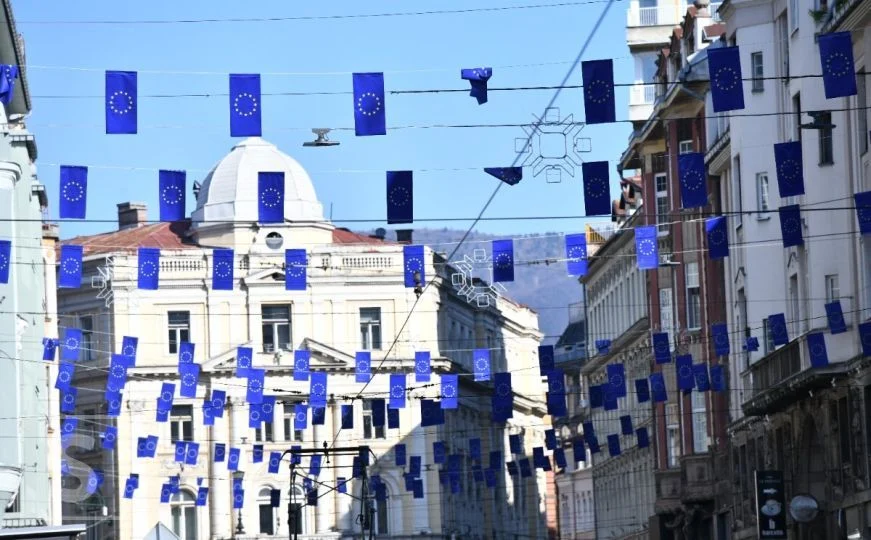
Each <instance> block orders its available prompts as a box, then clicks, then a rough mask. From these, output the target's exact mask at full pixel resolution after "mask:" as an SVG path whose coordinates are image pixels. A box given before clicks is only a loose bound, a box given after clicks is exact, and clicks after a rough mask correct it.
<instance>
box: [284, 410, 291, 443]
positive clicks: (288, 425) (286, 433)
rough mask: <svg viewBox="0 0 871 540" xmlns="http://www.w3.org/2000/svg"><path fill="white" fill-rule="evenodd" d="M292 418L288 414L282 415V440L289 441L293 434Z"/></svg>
mask: <svg viewBox="0 0 871 540" xmlns="http://www.w3.org/2000/svg"><path fill="white" fill-rule="evenodd" d="M291 420H292V418H291V417H290V416H285V417H284V440H285V441H289V440H291V437H292V436H293V427H292V426H293V424H292V423H291Z"/></svg>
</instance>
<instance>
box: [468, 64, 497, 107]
mask: <svg viewBox="0 0 871 540" xmlns="http://www.w3.org/2000/svg"><path fill="white" fill-rule="evenodd" d="M492 76H493V69H492V68H473V69H462V70H460V77H461V78H463V79H465V80H467V81H469V83H470V84H471V85H472V91H471V92H469V95H470V96H472V97H473V98H475V99H477V100H478V105H483V104H485V103H487V81H488V80H490V77H492Z"/></svg>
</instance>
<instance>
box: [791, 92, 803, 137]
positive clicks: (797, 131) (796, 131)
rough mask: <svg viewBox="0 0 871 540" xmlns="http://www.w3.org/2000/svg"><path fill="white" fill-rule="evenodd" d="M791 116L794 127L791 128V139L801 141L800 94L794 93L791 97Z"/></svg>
mask: <svg viewBox="0 0 871 540" xmlns="http://www.w3.org/2000/svg"><path fill="white" fill-rule="evenodd" d="M792 114H793V122H794V123H795V126H794V127H793V134H792V136H793V139H792V140H794V141H800V140H801V94H799V93H796V94H795V95H794V96H792Z"/></svg>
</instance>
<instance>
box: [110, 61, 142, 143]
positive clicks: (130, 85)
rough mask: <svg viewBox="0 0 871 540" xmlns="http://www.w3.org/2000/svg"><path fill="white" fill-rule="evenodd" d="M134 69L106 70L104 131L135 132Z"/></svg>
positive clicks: (111, 132)
mask: <svg viewBox="0 0 871 540" xmlns="http://www.w3.org/2000/svg"><path fill="white" fill-rule="evenodd" d="M138 105H139V103H138V97H137V95H136V72H135V71H107V72H106V133H110V134H114V133H136V116H137V114H136V113H137V109H138V108H139V107H138Z"/></svg>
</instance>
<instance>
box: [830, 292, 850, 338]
mask: <svg viewBox="0 0 871 540" xmlns="http://www.w3.org/2000/svg"><path fill="white" fill-rule="evenodd" d="M826 318H827V319H828V320H829V331H830V332H831V333H832V334H843V333H844V332H846V331H847V323H846V322H845V321H844V311H843V309H842V308H841V301H840V300H835V301H834V302H829V303H828V304H826Z"/></svg>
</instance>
